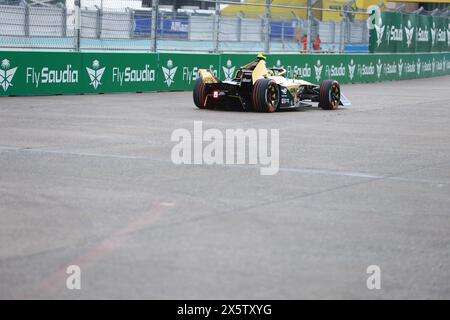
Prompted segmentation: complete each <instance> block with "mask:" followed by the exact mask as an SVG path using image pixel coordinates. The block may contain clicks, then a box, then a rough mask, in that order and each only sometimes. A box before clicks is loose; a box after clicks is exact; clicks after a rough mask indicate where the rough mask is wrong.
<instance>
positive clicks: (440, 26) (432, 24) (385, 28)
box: [369, 12, 450, 53]
mask: <svg viewBox="0 0 450 320" xmlns="http://www.w3.org/2000/svg"><path fill="white" fill-rule="evenodd" d="M374 21H375V23H374V25H373V28H372V29H371V30H370V31H369V51H370V52H371V53H429V52H449V51H450V19H449V18H446V17H439V16H431V15H415V14H402V13H396V12H382V13H381V18H380V20H379V21H378V22H376V19H375V20H374Z"/></svg>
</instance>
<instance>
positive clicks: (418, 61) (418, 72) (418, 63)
mask: <svg viewBox="0 0 450 320" xmlns="http://www.w3.org/2000/svg"><path fill="white" fill-rule="evenodd" d="M416 65H417V74H420V65H421V64H420V58H419V59H417V63H416Z"/></svg>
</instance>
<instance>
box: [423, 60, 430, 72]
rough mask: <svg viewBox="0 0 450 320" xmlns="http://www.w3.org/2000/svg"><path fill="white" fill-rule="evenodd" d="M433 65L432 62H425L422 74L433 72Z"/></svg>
mask: <svg viewBox="0 0 450 320" xmlns="http://www.w3.org/2000/svg"><path fill="white" fill-rule="evenodd" d="M432 68H433V67H432V65H431V62H430V61H428V62H427V61H424V62H423V63H422V72H430V71H431V70H432Z"/></svg>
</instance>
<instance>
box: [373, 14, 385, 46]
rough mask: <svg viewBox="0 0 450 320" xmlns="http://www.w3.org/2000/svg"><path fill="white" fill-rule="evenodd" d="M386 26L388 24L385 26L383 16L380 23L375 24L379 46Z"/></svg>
mask: <svg viewBox="0 0 450 320" xmlns="http://www.w3.org/2000/svg"><path fill="white" fill-rule="evenodd" d="M385 27H386V26H383V20H382V19H381V18H380V20H379V23H377V24H375V31H376V33H377V47H379V46H380V44H381V42H382V41H383V34H384V28H385Z"/></svg>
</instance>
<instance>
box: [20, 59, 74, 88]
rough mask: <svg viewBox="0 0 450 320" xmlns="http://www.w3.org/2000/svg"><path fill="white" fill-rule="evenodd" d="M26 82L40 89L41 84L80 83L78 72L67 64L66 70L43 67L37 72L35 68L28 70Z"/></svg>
mask: <svg viewBox="0 0 450 320" xmlns="http://www.w3.org/2000/svg"><path fill="white" fill-rule="evenodd" d="M26 82H27V83H32V84H34V85H35V86H36V88H38V87H39V84H67V83H78V70H73V69H72V65H70V64H67V65H66V68H65V69H50V68H49V67H43V68H42V69H41V70H40V71H36V69H35V68H33V67H28V68H27V73H26Z"/></svg>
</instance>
